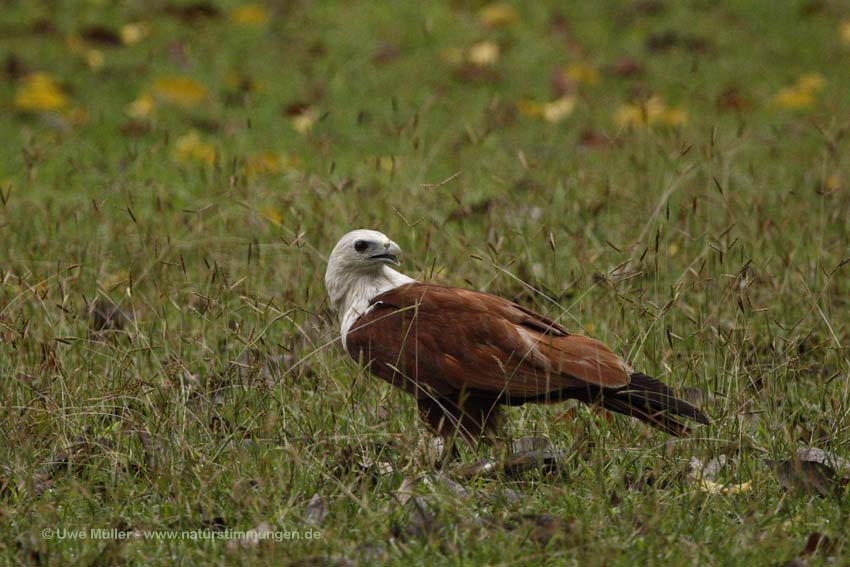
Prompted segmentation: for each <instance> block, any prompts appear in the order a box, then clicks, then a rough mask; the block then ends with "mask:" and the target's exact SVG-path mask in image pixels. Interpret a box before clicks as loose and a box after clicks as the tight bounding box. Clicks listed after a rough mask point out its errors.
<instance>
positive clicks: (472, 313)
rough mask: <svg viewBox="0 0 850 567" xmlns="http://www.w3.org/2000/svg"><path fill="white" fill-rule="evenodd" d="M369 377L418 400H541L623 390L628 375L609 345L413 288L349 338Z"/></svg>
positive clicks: (483, 301) (390, 299) (362, 321)
mask: <svg viewBox="0 0 850 567" xmlns="http://www.w3.org/2000/svg"><path fill="white" fill-rule="evenodd" d="M346 344H347V348H348V351H349V353H350V354H351V356H352V357H353V358H355V359H360V360H362V362H364V363H367V364H369V368H370V371H371V372H372V373H374V374H376V375H378V376H380V377H381V378H383V379H385V380H387V381H389V382H391V383H393V384H394V385H397V386H400V387H403V388H405V389H406V390H408V391H410V392H411V393H413V394H414V395H417V396H418V395H421V393H422V390H423V389H424V390H428V391H433V392H437V393H444V394H447V393H451V392H457V391H459V390H462V389H464V388H466V389H473V390H476V391H482V392H491V393H493V394H494V395H498V396H504V397H506V398H511V397H515V398H519V399H522V398H539V397H541V396H545V395H546V394H547V393H549V392H558V391H562V390H565V389H570V388H578V387H582V386H586V385H593V386H599V387H604V388H619V387H622V386H625V385H627V384H628V383H629V380H630V378H629V375H630V374H631V373H632V370H631V368H630V367H629V366H628V364H626V363H625V361H623V360H622V359H621V358H620V357H619V356H617V355H616V354H614V353H613V352H611V351H610V350H609V349H608V348H607V347H606V346H605V345H603V344H602V343H600V342H599V341H596V340H594V339H591V338H588V337H583V336H580V335H572V334H569V333H567V331H566V330H565V329H564V328H563V327H562V326H560V325H559V324H557V323H556V322H554V321H552V320H550V319H547V318H546V317H543V316H541V315H538V314H536V313H534V312H532V311H529V310H527V309H525V308H523V307H521V306H519V305H517V304H515V303H513V302H511V301H508V300H506V299H503V298H501V297H497V296H494V295H490V294H486V293H479V292H474V291H470V290H464V289H458V288H449V287H443V286H439V285H434V284H424V283H413V284H407V285H403V286H400V287H398V288H395V289H393V290H391V291H389V292H386V293H384V294H382V295H379V296H378V297H376V298H375V299H374V300H373V302H372V307H371V310H370V311H369V312H368V313H367V314H366V315H364V316H362V317H360V318H359V319H358V320H357V322H356V323H355V324H354V325H353V326H352V329H351V330H350V331H349V333H348V336H347V337H346Z"/></svg>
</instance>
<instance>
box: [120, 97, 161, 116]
mask: <svg viewBox="0 0 850 567" xmlns="http://www.w3.org/2000/svg"><path fill="white" fill-rule="evenodd" d="M154 110H156V100H155V99H154V98H153V96H151V95H150V94H149V93H142V94H141V95H139V96H138V97H137V98H136V99H135V100H134V101H133V102H131V103H130V104H128V105H127V108H126V110H125V112H126V113H127V115H128V116H130V117H131V118H136V119H139V120H142V119H145V118H149V117H150V116H151V115H152V114H153V113H154Z"/></svg>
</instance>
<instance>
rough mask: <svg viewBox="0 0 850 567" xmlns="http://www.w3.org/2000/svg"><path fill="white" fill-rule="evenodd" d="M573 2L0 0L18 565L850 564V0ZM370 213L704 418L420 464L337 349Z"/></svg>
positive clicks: (2, 440)
mask: <svg viewBox="0 0 850 567" xmlns="http://www.w3.org/2000/svg"><path fill="white" fill-rule="evenodd" d="M561 4H562V3H558V2H534V3H516V4H515V5H513V6H511V5H510V4H495V5H493V4H490V5H488V4H484V3H479V2H476V1H465V0H457V1H454V2H446V3H430V2H427V3H426V2H394V3H371V2H362V1H339V2H337V1H334V2H307V1H294V2H283V1H276V0H275V1H269V2H266V3H262V4H240V3H238V2H235V1H230V0H221V1H217V0H193V1H190V2H182V1H179V0H174V1H171V0H154V1H152V2H144V1H141V0H127V1H124V2H115V3H112V2H108V1H105V0H102V1H94V0H92V1H82V0H79V1H76V2H71V1H67V2H46V1H37V0H33V1H31V2H17V3H6V4H4V6H3V11H2V16H0V30H2V31H0V59H2V62H3V65H2V70H0V73H2V77H3V80H2V83H0V105H2V116H0V139H2V140H3V143H2V144H0V191H2V199H0V375H2V380H0V400H2V408H1V409H0V553H2V558H3V559H2V560H0V562H2V563H3V564H10V565H11V564H21V565H25V564H40V565H65V564H72V563H73V564H79V565H107V564H124V565H133V564H151V565H157V564H161V565H164V564H168V565H171V564H178V565H179V564H185V565H195V564H207V563H209V564H222V565H227V564H234V565H236V564H239V565H253V564H256V565H266V564H272V563H275V562H277V563H279V562H281V561H284V560H291V561H294V562H300V563H298V564H300V565H350V564H357V563H359V564H366V565H368V564H384V563H386V564H395V565H406V566H413V565H434V564H464V565H477V564H501V565H538V564H542V563H544V562H546V563H547V564H563V565H608V566H615V565H622V566H626V565H636V564H642V565H739V564H747V565H774V564H779V565H781V564H784V563H785V562H787V561H790V560H795V561H798V562H800V563H798V564H803V563H806V562H808V563H809V564H812V565H820V564H834V565H847V564H848V563H850V544H848V543H847V540H848V538H847V536H848V533H850V526H848V512H850V489H848V487H847V486H848V484H847V482H846V478H847V474H848V473H847V470H846V468H842V465H841V464H840V463H838V462H836V461H835V460H834V459H832V460H830V457H831V456H833V455H834V456H842V455H843V456H846V455H847V454H848V452H850V415H849V414H850V386H848V376H849V375H850V363H848V358H850V354H848V351H847V345H848V343H850V330H848V316H850V299H848V298H849V297H850V295H848V294H850V264H848V258H850V238H848V233H850V189H848V183H850V167H848V165H849V164H850V141H848V140H850V138H848V135H847V134H848V129H850V114H848V108H850V73H848V72H847V69H848V64H850V7H848V6H847V5H846V4H845V3H843V2H839V1H830V0H806V1H802V2H792V1H788V2H775V3H765V2H757V1H754V0H751V1H743V2H740V1H736V2H733V1H723V2H717V1H711V2H709V1H702V0H694V1H691V2H673V1H665V0H641V1H637V2H613V1H611V2H576V3H570V4H564V5H561ZM360 227H370V228H378V229H380V230H382V231H383V232H385V233H387V234H388V235H390V236H391V237H392V238H393V239H394V240H396V241H397V242H399V244H401V246H402V247H403V248H404V249H405V251H406V254H407V256H406V260H405V263H404V266H403V268H404V270H405V271H406V272H407V273H408V274H410V275H413V276H414V277H417V278H423V279H432V280H436V281H438V282H442V283H446V284H451V285H459V286H467V287H472V288H475V289H480V290H486V291H490V292H494V293H499V294H502V295H505V296H507V297H510V298H514V299H517V300H519V301H521V302H523V303H525V304H527V305H529V306H531V307H534V308H536V309H538V310H540V311H543V312H545V313H548V314H550V315H551V316H553V317H556V318H559V319H560V320H562V321H563V322H564V323H565V324H566V325H567V326H568V327H570V328H572V329H576V330H582V329H583V332H586V333H589V334H592V335H593V336H596V337H598V338H600V339H602V340H603V341H605V342H607V343H608V344H609V345H611V346H612V348H614V349H615V350H617V351H618V352H621V353H623V354H624V355H627V356H628V358H629V359H630V360H631V361H632V362H633V364H634V366H635V367H637V368H639V369H641V370H643V371H644V372H646V373H648V374H651V375H655V376H658V377H659V378H661V379H663V380H665V381H666V382H668V383H670V384H671V385H673V386H675V387H676V388H678V389H680V391H682V392H683V395H686V396H687V397H688V398H689V399H692V400H696V401H699V403H700V404H701V405H702V406H703V408H704V409H705V410H706V412H707V413H709V414H710V415H711V416H712V417H713V418H714V423H713V424H712V425H711V426H709V427H700V428H698V429H697V430H696V432H695V435H694V436H693V437H692V438H690V439H687V440H675V439H669V438H668V437H666V436H665V435H664V434H662V433H658V432H655V431H653V430H650V429H648V428H647V427H645V426H643V425H641V424H638V423H636V422H634V421H632V420H628V419H626V418H622V417H612V416H609V415H607V414H605V413H602V412H599V411H596V410H595V409H592V408H587V407H584V406H573V405H570V404H566V405H560V406H552V407H522V408H515V409H511V410H510V418H509V419H508V422H507V428H506V431H505V432H504V434H505V435H506V436H508V437H511V438H514V439H519V438H524V437H537V438H546V439H548V443H550V444H551V447H550V448H549V449H547V450H548V451H549V453H552V452H555V453H556V454H554V455H553V454H549V455H547V456H548V457H551V458H549V459H548V460H547V461H546V463H544V464H545V465H546V466H543V465H541V466H527V467H525V468H526V469H528V470H524V471H516V470H506V471H503V472H502V473H501V474H496V475H491V474H485V473H482V474H478V475H471V476H470V475H465V474H463V472H464V470H465V469H462V468H459V467H470V466H474V464H475V463H476V462H477V461H478V460H479V459H481V458H483V457H485V456H488V455H491V454H494V451H495V450H494V449H491V448H486V447H485V448H482V449H481V450H480V451H478V452H477V453H476V452H473V451H471V450H469V451H464V452H463V454H462V456H461V460H460V462H459V463H457V464H455V465H453V466H451V467H448V468H447V469H446V470H444V471H443V472H442V473H439V474H438V473H436V472H434V468H433V466H432V465H431V455H430V454H429V452H428V450H427V447H428V440H429V436H428V435H427V434H426V433H425V432H424V431H423V429H422V428H421V427H420V426H419V425H418V423H417V416H416V412H415V408H414V405H413V403H412V401H411V400H410V399H409V398H407V397H405V396H404V395H402V394H400V393H398V392H396V391H393V390H391V389H390V388H389V387H388V386H386V385H384V384H383V383H381V382H379V381H377V380H375V379H372V378H370V377H368V376H366V375H364V374H363V372H362V371H359V370H358V369H357V368H356V366H355V365H354V364H353V363H352V362H351V361H349V360H348V359H347V357H346V356H345V355H344V354H343V353H342V352H341V349H340V348H339V346H338V345H337V344H333V340H334V338H335V337H336V335H337V333H338V331H337V328H338V327H337V322H336V320H335V319H334V317H333V316H332V314H331V313H330V312H329V309H328V305H327V301H326V299H325V292H324V286H323V282H322V277H323V273H324V267H325V261H326V257H327V254H328V253H329V251H330V249H331V247H332V246H333V244H334V243H335V241H336V240H337V238H338V237H339V236H341V235H342V234H343V233H345V232H347V231H348V230H350V229H353V228H360ZM523 282H525V283H523ZM525 284H528V285H525ZM529 286H533V288H535V289H536V290H538V291H532V290H531V288H530V287H529ZM112 306H117V307H118V309H119V310H118V311H115V310H114V309H113V307H112ZM529 443H530V442H528V441H524V442H522V444H525V445H528V444H529ZM805 448H818V449H822V450H824V451H827V452H828V453H825V454H822V455H821V457H824V458H826V459H827V460H826V462H825V463H824V462H822V463H820V464H819V463H817V462H814V461H813V458H812V457H813V454H812V453H811V452H810V453H809V454H808V456H805V455H804V456H800V455H798V451H799V450H800V449H805ZM814 456H816V455H814ZM824 458H821V461H824ZM552 461H555V462H554V463H553V462H552ZM423 475H424V480H419V481H416V479H417V478H419V477H420V476H423ZM400 488H403V490H400ZM46 529H47V530H59V531H58V532H55V531H54V532H44V530H46ZM91 529H104V530H110V529H112V530H116V532H108V533H107V534H106V535H104V534H100V535H98V534H97V533H93V532H90V530H91ZM251 529H253V530H255V531H256V532H261V533H264V534H272V536H271V539H267V540H265V541H261V542H259V543H256V544H254V543H251V542H250V541H247V539H246V538H244V537H243V538H241V539H240V538H229V537H227V536H222V537H225V539H221V540H215V541H211V540H208V539H198V538H203V537H205V536H204V534H211V533H213V532H217V533H222V532H224V530H251ZM62 530H66V531H62ZM156 530H159V531H156ZM184 530H185V531H186V532H187V534H186V535H185V539H182V540H176V539H175V540H169V539H167V537H176V536H154V537H162V538H163V539H162V540H159V539H153V540H151V539H147V536H145V534H148V535H150V534H151V533H172V534H176V533H182V532H183V531H184ZM80 531H82V532H84V533H85V534H86V535H87V536H88V537H87V538H86V539H85V540H81V539H79V537H81V536H79V535H78V532H80ZM119 531H120V533H128V534H130V537H129V539H127V540H122V539H120V536H119V535H117V534H118V532H119ZM193 531H194V532H193ZM294 532H297V534H295V533H294ZM192 533H194V534H195V539H192ZM225 533H226V532H225ZM287 533H288V534H289V535H286V534H287ZM75 534H76V535H75ZM110 534H111V535H110ZM199 534H200V535H199ZM274 534H277V535H274ZM313 535H315V536H316V537H311V538H309V539H308V536H313ZM181 537H183V536H181ZM275 537H277V538H278V539H280V540H281V541H274V538H275Z"/></svg>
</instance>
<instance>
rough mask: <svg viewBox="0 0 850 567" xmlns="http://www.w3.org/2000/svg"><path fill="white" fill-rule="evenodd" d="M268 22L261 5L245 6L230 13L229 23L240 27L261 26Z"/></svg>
mask: <svg viewBox="0 0 850 567" xmlns="http://www.w3.org/2000/svg"><path fill="white" fill-rule="evenodd" d="M268 20H269V13H268V10H266V7H265V6H263V5H262V4H245V5H244V6H239V7H238V8H236V9H234V10H233V11H232V12H230V21H231V22H233V23H234V24H238V25H240V26H261V25H263V24H265V23H266V22H267V21H268Z"/></svg>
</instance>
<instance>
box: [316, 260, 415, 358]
mask: <svg viewBox="0 0 850 567" xmlns="http://www.w3.org/2000/svg"><path fill="white" fill-rule="evenodd" d="M415 281H416V280H414V279H413V278H410V277H408V276H406V275H404V274H402V273H401V272H397V271H395V270H393V269H392V268H390V267H389V266H381V267H380V269H379V270H378V271H377V272H376V271H374V270H370V271H368V272H362V271H357V270H335V269H333V268H332V267H331V268H329V269H328V272H327V274H326V275H325V285H326V286H327V288H328V296H329V297H330V300H331V305H332V306H333V308H334V309H335V310H336V312H337V313H338V314H339V317H340V320H341V328H340V332H341V334H342V346H343V348H345V349H346V351H347V350H348V347H347V346H346V344H345V338H346V335H348V331H349V330H350V329H351V326H352V325H353V324H354V322H355V321H357V319H358V318H360V317H362V316H363V315H366V314H367V313H368V312H369V309H370V307H369V303H370V302H371V301H372V300H373V299H374V298H375V297H377V296H378V295H380V294H382V293H385V292H387V291H390V290H391V289H395V288H397V287H399V286H401V285H405V284H409V283H413V282H415Z"/></svg>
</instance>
